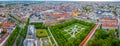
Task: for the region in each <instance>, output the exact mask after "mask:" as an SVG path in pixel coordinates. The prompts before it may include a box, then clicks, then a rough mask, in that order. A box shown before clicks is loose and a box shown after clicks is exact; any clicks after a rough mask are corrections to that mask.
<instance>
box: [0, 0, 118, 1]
mask: <svg viewBox="0 0 120 46" xmlns="http://www.w3.org/2000/svg"><path fill="white" fill-rule="evenodd" d="M0 1H120V0H0Z"/></svg>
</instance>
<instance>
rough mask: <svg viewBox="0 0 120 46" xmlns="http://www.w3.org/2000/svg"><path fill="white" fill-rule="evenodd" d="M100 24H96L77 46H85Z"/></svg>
mask: <svg viewBox="0 0 120 46" xmlns="http://www.w3.org/2000/svg"><path fill="white" fill-rule="evenodd" d="M99 25H100V24H96V25H95V26H94V27H93V29H92V30H91V31H90V32H89V34H88V35H87V36H86V37H85V39H84V40H83V41H82V42H81V43H80V45H79V46H86V44H87V42H88V41H89V40H90V38H91V37H92V36H93V35H94V33H95V31H96V29H97V28H98V27H99Z"/></svg>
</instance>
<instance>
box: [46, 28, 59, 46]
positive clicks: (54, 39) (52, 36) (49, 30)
mask: <svg viewBox="0 0 120 46" xmlns="http://www.w3.org/2000/svg"><path fill="white" fill-rule="evenodd" d="M48 31H49V32H50V34H51V37H52V39H53V41H54V42H55V45H56V46H58V44H57V42H56V40H55V38H54V37H53V35H52V33H51V31H50V28H49V27H48Z"/></svg>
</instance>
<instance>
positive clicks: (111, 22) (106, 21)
mask: <svg viewBox="0 0 120 46" xmlns="http://www.w3.org/2000/svg"><path fill="white" fill-rule="evenodd" d="M101 22H102V26H104V27H117V26H118V21H117V19H111V18H102V19H101Z"/></svg>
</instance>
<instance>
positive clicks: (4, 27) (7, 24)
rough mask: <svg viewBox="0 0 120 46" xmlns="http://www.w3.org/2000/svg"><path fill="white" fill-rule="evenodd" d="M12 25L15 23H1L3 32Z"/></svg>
mask: <svg viewBox="0 0 120 46" xmlns="http://www.w3.org/2000/svg"><path fill="white" fill-rule="evenodd" d="M14 24H15V22H3V23H2V28H3V30H6V29H7V28H8V26H10V25H14Z"/></svg>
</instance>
